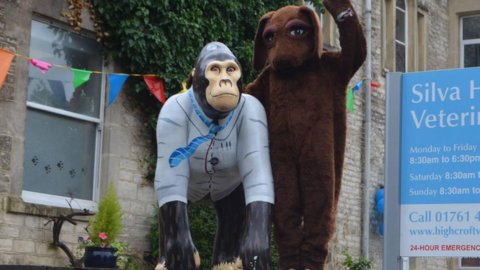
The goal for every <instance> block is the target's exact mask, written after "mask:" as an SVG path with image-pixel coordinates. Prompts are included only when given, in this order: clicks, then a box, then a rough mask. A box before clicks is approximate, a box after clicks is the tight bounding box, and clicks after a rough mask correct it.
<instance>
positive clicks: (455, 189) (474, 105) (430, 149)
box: [401, 68, 480, 204]
mask: <svg viewBox="0 0 480 270" xmlns="http://www.w3.org/2000/svg"><path fill="white" fill-rule="evenodd" d="M401 136H402V145H401V204H466V203H480V68H471V69H458V70H445V71H435V72H421V73H410V74H404V75H403V78H402V134H401Z"/></svg>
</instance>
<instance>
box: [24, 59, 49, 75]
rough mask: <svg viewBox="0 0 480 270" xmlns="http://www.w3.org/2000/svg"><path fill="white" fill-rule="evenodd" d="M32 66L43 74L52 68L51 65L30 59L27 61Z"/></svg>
mask: <svg viewBox="0 0 480 270" xmlns="http://www.w3.org/2000/svg"><path fill="white" fill-rule="evenodd" d="M28 61H29V62H30V63H31V64H32V65H33V66H35V67H37V68H39V69H40V70H41V71H42V73H43V74H45V71H47V70H49V69H50V68H51V67H52V64H50V63H47V62H43V61H40V60H37V59H30V60H28Z"/></svg>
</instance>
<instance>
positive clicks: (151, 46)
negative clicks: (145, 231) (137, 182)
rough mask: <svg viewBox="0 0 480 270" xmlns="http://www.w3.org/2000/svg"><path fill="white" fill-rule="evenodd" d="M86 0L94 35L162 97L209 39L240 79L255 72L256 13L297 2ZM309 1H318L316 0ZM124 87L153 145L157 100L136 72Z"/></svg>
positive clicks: (175, 87)
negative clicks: (160, 88) (234, 63)
mask: <svg viewBox="0 0 480 270" xmlns="http://www.w3.org/2000/svg"><path fill="white" fill-rule="evenodd" d="M69 1H72V0H69ZM75 1H81V0H75ZM90 1H91V3H92V4H93V5H94V7H95V9H96V12H94V13H93V15H92V16H95V19H96V23H95V24H96V25H97V26H101V27H103V28H104V29H97V35H98V36H100V35H101V39H102V40H103V42H104V44H105V48H106V51H107V52H108V53H109V54H110V55H111V56H113V58H114V59H115V60H116V61H117V62H118V63H120V66H121V67H122V68H123V69H124V71H125V72H133V73H154V74H157V76H158V77H160V78H163V80H164V82H165V91H166V96H167V98H168V97H169V96H171V95H173V94H175V93H177V92H178V91H179V90H181V89H182V86H181V82H183V81H185V80H186V77H187V75H188V73H189V72H190V71H191V70H192V68H193V66H194V65H195V60H196V57H197V56H198V54H199V53H200V50H201V49H202V47H203V46H204V45H205V44H207V43H208V42H211V41H220V42H223V43H225V44H226V45H227V46H228V47H229V48H230V49H231V50H232V51H233V53H234V54H235V55H236V56H237V57H238V59H239V61H240V63H241V64H242V68H243V74H244V77H243V81H244V84H245V85H246V84H247V83H249V82H252V81H253V80H254V78H255V76H256V74H254V73H253V70H252V68H251V61H252V57H253V39H254V37H255V31H256V27H257V22H258V20H259V18H260V17H261V16H262V15H263V14H265V13H267V12H268V11H271V10H277V9H278V8H280V7H283V6H285V5H291V4H295V3H297V2H298V1H296V0H262V1H258V0H242V1H231V0H216V1H210V0H191V1H186V0H178V1H172V0H119V1H110V0H90ZM311 2H313V3H314V4H315V5H317V6H322V7H323V5H322V3H321V1H320V0H315V1H311ZM74 7H75V8H76V6H74ZM75 8H74V9H73V10H76V9H75ZM77 13H78V12H77ZM102 33H103V34H102ZM105 33H107V34H106V35H105ZM128 89H129V93H130V94H131V95H132V97H133V100H135V102H136V103H137V104H138V107H139V108H142V110H143V111H144V112H145V115H146V119H145V127H146V129H147V133H149V134H151V135H152V139H151V142H152V149H153V150H154V149H155V144H154V141H155V140H154V137H153V134H154V130H155V127H156V120H157V117H158V112H159V110H160V107H161V104H160V103H159V102H158V101H157V100H156V99H155V98H154V97H153V96H151V95H150V93H149V91H148V88H147V87H146V85H145V83H143V81H142V80H141V78H132V79H130V83H129V87H128ZM154 152H155V151H152V153H153V154H152V155H153V156H152V157H147V158H146V159H145V161H146V169H147V173H146V174H145V175H144V176H145V178H146V179H148V180H153V177H154V171H155V165H154V164H153V163H154V162H155V161H156V157H155V156H154V155H155V154H154Z"/></svg>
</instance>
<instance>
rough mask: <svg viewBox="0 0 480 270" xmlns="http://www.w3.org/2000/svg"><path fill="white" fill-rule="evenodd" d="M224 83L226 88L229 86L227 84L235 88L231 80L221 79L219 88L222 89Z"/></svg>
mask: <svg viewBox="0 0 480 270" xmlns="http://www.w3.org/2000/svg"><path fill="white" fill-rule="evenodd" d="M222 83H224V84H225V86H227V83H230V86H233V82H232V81H231V80H229V79H221V80H220V81H219V82H218V86H220V87H222Z"/></svg>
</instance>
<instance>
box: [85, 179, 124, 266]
mask: <svg viewBox="0 0 480 270" xmlns="http://www.w3.org/2000/svg"><path fill="white" fill-rule="evenodd" d="M122 216H123V213H122V208H121V206H120V203H119V202H118V199H117V194H116V192H115V187H114V185H113V182H111V183H110V184H109V185H108V188H107V192H106V193H105V195H104V196H103V197H102V199H101V200H100V202H99V203H98V212H97V213H96V214H95V217H94V218H93V219H91V220H90V223H89V226H88V237H87V238H86V239H84V238H83V237H79V242H80V244H79V246H78V248H79V249H80V250H82V249H85V253H84V265H85V267H98V268H116V267H117V258H118V257H119V256H118V254H116V252H117V251H119V250H120V251H121V252H123V251H124V249H125V248H128V246H127V245H125V244H124V243H122V242H116V241H115V240H116V239H117V237H118V236H119V235H120V233H121V232H122V229H123V225H122Z"/></svg>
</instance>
